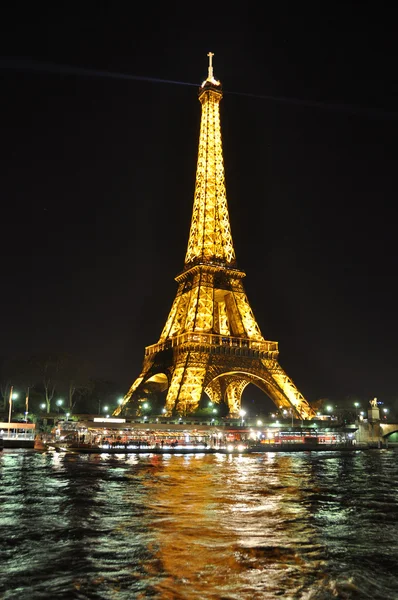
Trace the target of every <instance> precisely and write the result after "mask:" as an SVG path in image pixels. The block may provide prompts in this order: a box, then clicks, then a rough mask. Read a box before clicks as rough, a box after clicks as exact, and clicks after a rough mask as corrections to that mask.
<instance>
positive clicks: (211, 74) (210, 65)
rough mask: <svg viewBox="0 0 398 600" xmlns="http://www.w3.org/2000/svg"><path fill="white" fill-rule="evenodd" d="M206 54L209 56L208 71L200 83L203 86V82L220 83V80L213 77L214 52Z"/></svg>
mask: <svg viewBox="0 0 398 600" xmlns="http://www.w3.org/2000/svg"><path fill="white" fill-rule="evenodd" d="M207 56H208V57H209V71H208V75H207V79H206V80H205V81H204V82H203V83H202V87H204V85H205V83H212V84H213V85H220V82H219V81H217V79H214V74H213V56H214V52H208V53H207Z"/></svg>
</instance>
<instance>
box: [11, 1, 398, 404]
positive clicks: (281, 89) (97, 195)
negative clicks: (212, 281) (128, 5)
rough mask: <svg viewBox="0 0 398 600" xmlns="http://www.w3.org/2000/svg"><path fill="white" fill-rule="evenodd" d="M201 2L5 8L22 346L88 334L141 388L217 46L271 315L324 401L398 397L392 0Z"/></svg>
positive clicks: (161, 316)
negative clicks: (375, 3)
mask: <svg viewBox="0 0 398 600" xmlns="http://www.w3.org/2000/svg"><path fill="white" fill-rule="evenodd" d="M106 5H107V4H106V3H104V6H106ZM109 6H110V4H109ZM187 6H188V5H187ZM194 6H195V5H192V6H191V7H190V9H189V11H191V10H192V15H190V14H189V13H188V12H187V13H186V14H181V13H180V12H178V13H177V12H176V13H175V14H174V13H173V11H172V9H171V8H170V6H169V5H167V8H166V7H164V8H160V9H159V10H158V9H157V10H156V11H155V10H154V9H153V7H152V8H151V7H149V8H148V13H141V14H139V15H138V14H133V13H132V14H130V15H127V14H123V12H122V11H121V9H120V8H119V9H116V8H115V7H116V5H114V7H113V8H108V9H105V8H102V9H101V8H98V7H96V8H95V9H92V8H89V4H87V5H86V3H84V4H83V3H82V4H81V7H80V9H79V13H78V14H77V13H74V12H72V9H70V11H71V12H68V11H67V9H65V8H64V9H63V10H62V11H61V8H60V7H59V6H58V7H56V8H53V9H48V10H46V11H45V10H44V9H43V12H41V13H40V14H39V13H38V12H37V7H36V8H35V12H34V13H32V14H27V13H21V14H19V15H17V14H12V15H11V13H10V12H9V13H6V14H5V15H3V17H4V18H3V22H2V25H1V28H2V30H3V31H2V32H1V34H2V35H1V39H2V47H3V51H2V55H3V58H2V59H1V69H0V76H1V79H2V93H1V98H0V108H1V112H0V115H1V116H0V118H1V132H2V133H1V152H2V157H1V170H2V174H1V196H2V203H1V206H2V211H1V214H2V219H1V240H2V244H1V245H2V252H1V273H2V278H1V279H2V291H1V300H0V301H1V313H0V320H1V321H0V322H1V345H2V348H1V354H2V356H15V355H20V354H30V353H37V352H42V351H43V352H45V351H54V352H64V351H67V352H72V353H74V354H77V355H79V356H81V357H82V358H84V359H87V360H88V361H89V362H90V364H91V365H92V371H93V375H95V376H101V377H106V378H109V379H112V380H115V381H117V382H119V383H120V385H121V389H125V390H126V391H127V389H128V387H129V385H130V384H131V382H132V381H133V380H134V379H135V378H136V377H137V376H138V375H139V372H140V369H141V363H142V359H143V353H144V347H145V346H147V345H150V344H152V343H155V342H156V341H157V340H158V338H159V335H160V332H161V330H162V328H163V325H164V322H165V320H166V317H167V315H168V312H169V310H170V307H171V304H172V301H173V299H174V296H175V293H176V290H177V284H176V282H175V281H174V277H175V276H176V275H177V274H178V273H179V272H180V271H181V270H182V268H183V263H184V257H185V252H186V245H187V241H188V234H189V227H190V219H191V211H192V203H193V192H194V184H195V172H196V159H197V148H198V136H199V123H200V103H199V102H198V100H197V87H196V85H197V86H199V85H200V83H201V82H202V81H203V79H205V78H206V75H207V57H206V54H207V52H209V51H210V50H211V51H212V52H214V54H215V56H214V73H215V77H216V78H217V79H220V80H221V82H222V84H223V88H224V99H223V100H222V104H221V124H222V134H223V145H224V160H225V168H226V184H227V197H228V203H229V212H230V221H231V227H232V235H233V240H234V245H235V251H236V254H237V260H238V266H239V267H240V268H241V269H243V270H244V271H245V272H246V273H247V277H246V279H245V280H244V284H245V288H246V292H247V295H248V298H249V302H250V303H251V306H252V308H253V311H254V314H255V317H256V319H257V321H258V323H259V325H260V328H261V330H262V333H263V335H264V337H265V338H266V339H270V340H277V341H279V349H280V363H281V365H282V366H283V367H284V368H285V370H286V371H287V373H288V374H289V375H290V376H291V377H292V378H293V380H294V382H295V383H296V385H297V387H298V388H299V389H300V391H302V393H303V394H304V395H305V396H306V397H307V398H308V400H309V401H310V402H311V401H315V400H317V399H319V398H325V397H327V398H335V399H336V400H338V399H343V398H346V397H347V396H350V395H355V396H358V397H360V398H362V399H363V400H364V401H367V400H369V399H370V398H372V397H373V396H377V397H378V398H379V399H380V400H382V401H384V402H385V403H386V404H389V405H391V404H392V403H393V402H395V403H396V404H397V406H398V388H397V385H396V373H397V356H398V351H397V348H396V345H397V340H398V320H397V305H398V297H397V283H396V279H397V262H398V250H397V233H396V232H397V226H396V222H397V217H396V208H395V204H396V198H397V191H398V190H397V188H398V185H397V176H396V174H397V152H396V147H397V133H398V132H397V129H398V127H397V124H398V119H397V116H398V109H397V106H396V99H397V86H396V64H395V61H396V55H397V48H396V45H395V37H396V32H395V31H394V28H395V21H394V20H393V18H392V15H388V14H377V13H375V12H373V13H372V14H371V13H370V12H369V14H367V13H365V12H364V9H363V7H361V12H360V13H358V12H355V11H354V9H352V10H351V9H350V4H349V3H348V4H345V5H344V9H341V12H340V10H339V9H337V8H333V9H326V6H327V5H324V7H323V10H322V6H320V7H319V9H318V10H320V12H318V13H315V12H312V13H311V14H309V13H305V12H300V13H298V12H297V10H298V8H300V9H301V8H302V7H301V6H300V7H299V5H295V6H296V9H295V12H291V10H290V7H291V5H290V4H285V3H280V4H279V8H280V12H279V13H278V14H277V13H276V12H273V11H271V9H268V8H267V4H262V5H261V6H262V13H259V14H256V13H255V11H254V12H253V11H252V10H251V11H249V9H246V8H244V7H243V5H242V6H241V8H240V11H239V13H236V14H232V13H230V12H228V16H226V15H225V14H216V13H215V14H213V15H212V16H211V18H209V17H207V18H205V16H203V17H201V15H200V11H201V10H204V6H205V5H199V4H198V5H197V7H196V8H197V10H194ZM269 6H271V5H269ZM330 6H333V5H332V4H331V5H330ZM140 10H141V11H143V10H145V9H143V8H142V7H141V8H140ZM186 10H187V11H188V8H187V9H186ZM150 11H152V14H150ZM229 11H230V9H229ZM32 64H34V65H35V69H34V70H32V68H31V67H30V66H29V65H32ZM45 65H51V68H50V66H47V67H46V66H45ZM57 66H58V67H59V69H57ZM64 66H68V67H72V68H71V71H70V73H66V72H64V71H63V69H62V67H64ZM74 68H76V69H77V70H78V69H85V70H87V71H88V72H89V71H92V74H91V75H90V74H89V73H88V72H87V73H85V74H82V73H79V72H78V71H76V73H74V72H73V69H74ZM52 70H53V71H54V72H52ZM95 72H108V73H124V74H130V75H133V76H135V77H143V78H154V79H164V80H171V81H175V82H181V83H190V84H192V83H193V84H195V86H191V85H177V84H171V83H160V82H157V81H145V80H140V79H131V80H130V79H123V78H117V77H106V76H104V77H101V76H98V75H96V74H95ZM270 97H273V99H271V98H270ZM295 99H296V100H297V101H296V100H295Z"/></svg>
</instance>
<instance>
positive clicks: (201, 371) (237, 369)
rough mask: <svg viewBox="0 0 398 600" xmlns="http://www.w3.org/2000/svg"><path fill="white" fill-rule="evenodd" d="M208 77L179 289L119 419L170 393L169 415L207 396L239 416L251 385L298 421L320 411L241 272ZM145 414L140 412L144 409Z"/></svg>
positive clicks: (216, 98) (213, 88) (216, 92)
mask: <svg viewBox="0 0 398 600" xmlns="http://www.w3.org/2000/svg"><path fill="white" fill-rule="evenodd" d="M213 56H214V54H213V53H212V52H209V54H208V57H209V66H208V77H207V79H206V80H205V81H204V82H203V83H202V85H201V86H200V88H199V101H200V103H201V106H202V116H201V125H200V135H199V150H198V163H197V169H196V185H195V193H194V202H193V211H192V220H191V228H190V233H189V239H188V246H187V252H186V256H185V262H184V268H183V271H182V272H181V273H180V274H179V275H178V276H177V277H176V281H177V283H178V290H177V294H176V297H175V299H174V302H173V304H172V307H171V310H170V313H169V316H168V318H167V321H166V324H165V326H164V328H163V331H162V333H161V335H160V338H159V341H158V343H157V344H154V345H152V346H148V347H147V348H146V349H145V358H144V363H143V367H142V372H141V374H140V376H139V377H138V378H137V379H136V380H135V382H134V383H133V385H132V386H131V388H130V390H129V391H128V393H127V394H126V396H125V398H124V400H123V403H122V405H121V406H120V407H119V408H118V409H117V410H116V411H115V414H120V413H121V412H126V411H128V410H129V408H130V406H131V401H132V400H134V396H135V395H136V392H138V391H148V390H151V389H156V390H159V391H165V390H167V397H166V414H168V415H170V414H171V413H172V411H173V410H175V411H176V412H178V413H179V414H184V415H185V414H188V413H191V412H193V411H195V410H196V408H197V407H198V404H199V401H200V399H201V396H202V393H203V392H205V393H206V394H207V396H208V397H209V398H210V400H211V401H212V402H215V403H219V402H221V401H223V400H224V401H225V402H226V403H227V404H228V408H229V413H230V415H231V416H239V410H240V404H241V397H242V393H243V390H244V389H245V387H246V386H247V385H249V384H250V383H253V384H255V385H257V386H258V387H260V388H261V389H262V390H263V391H264V392H265V393H266V394H267V395H268V396H269V397H270V398H271V399H272V400H273V401H274V402H275V404H276V405H277V406H278V407H282V408H287V409H292V410H293V411H294V414H296V415H297V416H299V417H300V418H312V417H314V416H315V412H314V410H313V409H312V408H311V407H310V405H309V404H308V402H307V401H306V400H305V398H304V397H303V396H302V394H300V392H299V391H298V390H297V388H296V387H295V385H294V383H293V382H292V381H291V379H290V378H289V377H288V376H287V375H286V373H285V372H284V371H283V369H282V367H281V366H280V365H279V363H278V343H277V342H274V341H267V340H265V339H264V338H263V336H262V334H261V331H260V328H259V326H258V324H257V322H256V319H255V317H254V315H253V312H252V310H251V307H250V304H249V301H248V299H247V296H246V293H245V290H244V287H243V283H242V279H243V278H244V277H245V273H244V272H243V271H241V270H240V269H238V267H237V264H236V256H235V250H234V247H233V242H232V234H231V226H230V222H229V214H228V205H227V194H226V187H225V175H224V162H223V152H222V138H221V126H220V101H221V99H222V86H221V83H220V82H219V81H217V80H216V79H215V78H214V74H213V62H212V59H213ZM138 410H139V407H138Z"/></svg>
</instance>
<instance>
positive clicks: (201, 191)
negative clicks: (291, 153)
mask: <svg viewBox="0 0 398 600" xmlns="http://www.w3.org/2000/svg"><path fill="white" fill-rule="evenodd" d="M207 56H208V57H209V67H208V69H209V72H208V77H207V79H206V80H205V81H204V82H203V83H202V85H201V87H200V88H199V101H200V103H201V105H202V117H201V123H200V135H199V151H198V163H197V169H196V185H195V194H194V203H193V211H192V220H191V229H190V233H189V240H188V248H187V253H186V256H185V265H184V269H185V270H186V269H189V268H190V267H192V266H193V265H194V264H198V263H212V264H214V263H218V264H223V265H225V266H229V267H235V266H236V258H235V250H234V247H233V243H232V235H231V226H230V223H229V214H228V205H227V194H226V189H225V175H224V162H223V149H222V140H221V127H220V101H221V98H222V88H221V83H220V82H219V81H217V80H216V79H214V75H213V64H212V58H213V56H214V54H213V52H209V53H208V55H207Z"/></svg>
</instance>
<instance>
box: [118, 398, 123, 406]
mask: <svg viewBox="0 0 398 600" xmlns="http://www.w3.org/2000/svg"><path fill="white" fill-rule="evenodd" d="M123 400H124V398H119V399H118V401H117V403H118V405H119V406H120V405H121V404H123Z"/></svg>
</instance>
